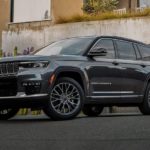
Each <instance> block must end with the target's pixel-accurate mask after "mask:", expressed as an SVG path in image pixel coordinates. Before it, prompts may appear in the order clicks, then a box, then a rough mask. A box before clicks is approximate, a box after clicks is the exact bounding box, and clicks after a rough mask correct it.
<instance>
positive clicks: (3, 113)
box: [0, 108, 19, 120]
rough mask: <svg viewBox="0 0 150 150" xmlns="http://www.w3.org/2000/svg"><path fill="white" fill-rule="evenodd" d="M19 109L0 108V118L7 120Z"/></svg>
mask: <svg viewBox="0 0 150 150" xmlns="http://www.w3.org/2000/svg"><path fill="white" fill-rule="evenodd" d="M18 111H19V109H17V108H16V109H0V120H8V119H10V118H12V117H14V116H15V115H16V114H17V113H18Z"/></svg>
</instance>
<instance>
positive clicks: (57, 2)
mask: <svg viewBox="0 0 150 150" xmlns="http://www.w3.org/2000/svg"><path fill="white" fill-rule="evenodd" d="M82 7H83V0H65V1H64V0H52V14H53V17H54V18H53V19H55V20H57V19H59V18H60V17H62V18H63V17H65V18H68V17H71V16H73V15H78V14H79V15H81V14H83V11H82Z"/></svg>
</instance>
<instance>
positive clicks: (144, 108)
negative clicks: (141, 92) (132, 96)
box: [139, 84, 150, 115]
mask: <svg viewBox="0 0 150 150" xmlns="http://www.w3.org/2000/svg"><path fill="white" fill-rule="evenodd" d="M139 109H140V111H141V112H142V113H143V115H150V84H148V86H147V89H146V93H145V97H144V101H143V103H142V104H141V106H139Z"/></svg>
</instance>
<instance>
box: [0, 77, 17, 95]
mask: <svg viewBox="0 0 150 150" xmlns="http://www.w3.org/2000/svg"><path fill="white" fill-rule="evenodd" d="M17 91H18V90H17V79H16V78H5V79H4V78H3V79H0V97H7V96H16V95H17Z"/></svg>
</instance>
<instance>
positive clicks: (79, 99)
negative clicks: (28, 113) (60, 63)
mask: <svg viewBox="0 0 150 150" xmlns="http://www.w3.org/2000/svg"><path fill="white" fill-rule="evenodd" d="M83 103H84V92H83V89H82V87H81V85H80V84H79V83H78V82H77V81H75V80H74V79H72V78H67V77H64V78H60V79H58V81H57V82H56V84H55V85H54V86H53V88H52V90H51V91H50V98H49V101H48V104H47V106H46V107H45V108H44V109H43V111H44V112H45V114H46V115H47V116H49V117H50V118H51V119H52V120H69V119H73V118H75V117H76V116H77V115H78V114H79V113H80V111H81V110H82V106H83Z"/></svg>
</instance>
